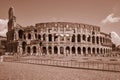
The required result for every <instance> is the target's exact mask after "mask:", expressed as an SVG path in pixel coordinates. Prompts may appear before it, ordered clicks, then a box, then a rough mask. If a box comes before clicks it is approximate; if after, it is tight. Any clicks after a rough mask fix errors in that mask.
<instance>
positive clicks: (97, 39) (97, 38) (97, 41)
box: [96, 36, 99, 44]
mask: <svg viewBox="0 0 120 80" xmlns="http://www.w3.org/2000/svg"><path fill="white" fill-rule="evenodd" d="M96 43H97V44H99V37H98V36H97V37H96Z"/></svg>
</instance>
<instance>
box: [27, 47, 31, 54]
mask: <svg viewBox="0 0 120 80" xmlns="http://www.w3.org/2000/svg"><path fill="white" fill-rule="evenodd" d="M27 53H28V54H30V53H31V49H30V47H29V46H28V47H27Z"/></svg>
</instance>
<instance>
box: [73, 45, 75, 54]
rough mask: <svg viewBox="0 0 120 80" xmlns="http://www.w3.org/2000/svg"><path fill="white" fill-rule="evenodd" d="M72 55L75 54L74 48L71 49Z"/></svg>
mask: <svg viewBox="0 0 120 80" xmlns="http://www.w3.org/2000/svg"><path fill="white" fill-rule="evenodd" d="M72 54H75V47H74V46H73V47H72Z"/></svg>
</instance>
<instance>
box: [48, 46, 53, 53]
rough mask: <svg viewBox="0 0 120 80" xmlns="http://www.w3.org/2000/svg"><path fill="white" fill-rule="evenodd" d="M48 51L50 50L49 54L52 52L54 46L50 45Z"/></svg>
mask: <svg viewBox="0 0 120 80" xmlns="http://www.w3.org/2000/svg"><path fill="white" fill-rule="evenodd" d="M48 52H49V54H52V47H51V46H49V47H48Z"/></svg>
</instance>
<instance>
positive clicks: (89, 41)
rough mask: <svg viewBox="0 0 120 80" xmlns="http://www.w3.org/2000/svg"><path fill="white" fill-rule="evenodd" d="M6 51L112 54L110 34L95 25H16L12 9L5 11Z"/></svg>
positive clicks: (48, 53)
mask: <svg viewBox="0 0 120 80" xmlns="http://www.w3.org/2000/svg"><path fill="white" fill-rule="evenodd" d="M8 15H9V22H8V32H7V33H6V35H7V52H10V53H11V54H15V53H16V54H20V55H40V56H41V55H64V56H69V55H82V56H89V55H90V56H91V55H105V54H110V53H111V51H112V42H111V36H110V34H106V33H103V32H101V31H100V27H99V26H95V25H88V24H83V23H71V22H46V23H37V24H35V26H26V27H23V26H20V25H19V24H17V23H16V17H15V16H14V10H13V8H12V7H11V8H10V9H9V12H8Z"/></svg>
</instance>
